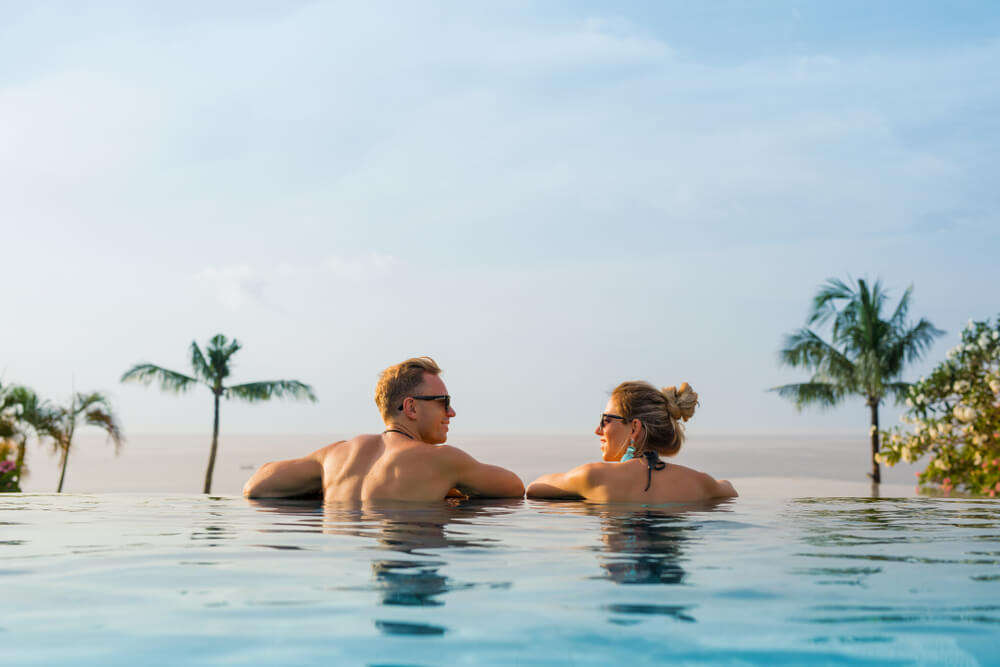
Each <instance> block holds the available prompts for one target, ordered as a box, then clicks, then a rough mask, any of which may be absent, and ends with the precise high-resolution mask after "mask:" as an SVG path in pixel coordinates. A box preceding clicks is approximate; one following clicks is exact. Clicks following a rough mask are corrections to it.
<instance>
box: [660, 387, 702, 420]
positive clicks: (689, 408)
mask: <svg viewBox="0 0 1000 667" xmlns="http://www.w3.org/2000/svg"><path fill="white" fill-rule="evenodd" d="M662 392H663V397H664V398H665V399H667V412H669V413H670V416H671V417H673V418H674V419H683V420H684V421H687V420H689V419H691V416H692V415H694V409H695V406H697V405H698V394H697V393H696V392H695V390H694V389H692V388H691V385H689V384H688V383H687V382H682V383H681V386H680V387H673V386H671V387H664V388H663V389H662Z"/></svg>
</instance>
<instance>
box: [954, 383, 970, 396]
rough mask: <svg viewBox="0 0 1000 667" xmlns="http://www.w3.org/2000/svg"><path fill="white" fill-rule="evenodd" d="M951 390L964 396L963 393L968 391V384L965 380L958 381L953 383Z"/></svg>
mask: <svg viewBox="0 0 1000 667" xmlns="http://www.w3.org/2000/svg"><path fill="white" fill-rule="evenodd" d="M953 389H954V390H955V392H956V393H959V394H964V393H965V392H967V391H969V383H968V381H966V380H959V381H958V382H956V383H955V385H954V387H953Z"/></svg>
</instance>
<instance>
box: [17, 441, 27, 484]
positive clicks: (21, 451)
mask: <svg viewBox="0 0 1000 667" xmlns="http://www.w3.org/2000/svg"><path fill="white" fill-rule="evenodd" d="M27 449H28V440H27V438H26V437H25V438H21V442H19V443H17V461H16V462H15V463H14V469H15V470H17V478H18V479H21V477H22V476H23V471H24V455H25V453H26V452H27Z"/></svg>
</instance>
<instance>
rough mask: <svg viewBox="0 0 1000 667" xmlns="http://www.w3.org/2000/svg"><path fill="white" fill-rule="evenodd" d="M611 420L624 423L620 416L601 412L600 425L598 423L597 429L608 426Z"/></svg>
mask: <svg viewBox="0 0 1000 667" xmlns="http://www.w3.org/2000/svg"><path fill="white" fill-rule="evenodd" d="M612 419H620V420H621V422H622V423H623V424H624V423H625V418H624V417H622V416H621V415H613V414H611V413H610V412H602V413H601V423H600V425H599V426H598V427H597V428H604V427H605V426H607V425H608V423H609V422H610V421H611V420H612Z"/></svg>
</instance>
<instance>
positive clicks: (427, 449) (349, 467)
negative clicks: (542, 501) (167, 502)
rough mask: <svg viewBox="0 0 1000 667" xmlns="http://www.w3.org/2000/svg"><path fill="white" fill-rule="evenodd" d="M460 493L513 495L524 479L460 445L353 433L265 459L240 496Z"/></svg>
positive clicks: (336, 498)
mask: <svg viewBox="0 0 1000 667" xmlns="http://www.w3.org/2000/svg"><path fill="white" fill-rule="evenodd" d="M453 488H458V489H459V490H461V491H462V492H463V493H466V494H469V495H473V496H481V497H495V498H516V497H520V496H522V495H523V494H524V484H523V483H522V482H521V479H520V478H519V477H518V476H517V475H515V474H514V473H512V472H511V471H509V470H507V469H505V468H501V467H500V466H493V465H488V464H486V463H480V462H479V461H477V460H475V459H474V458H472V457H471V456H469V455H468V454H466V453H465V452H463V451H462V450H461V449H458V448H456V447H449V446H448V445H429V444H427V443H425V442H421V441H419V440H416V439H408V438H405V437H404V436H402V435H397V434H390V433H385V434H381V435H359V436H357V437H356V438H352V439H351V440H342V441H340V442H335V443H333V444H332V445H327V446H326V447H323V448H322V449H318V450H316V451H315V452H313V453H312V454H308V455H306V456H304V457H302V458H301V459H292V460H288V461H275V462H272V463H265V464H264V465H263V466H261V468H260V469H259V470H258V471H257V472H256V473H254V475H253V476H252V477H251V478H250V479H249V480H248V481H247V483H246V485H245V486H244V487H243V495H245V496H247V497H250V498H283V497H288V496H298V495H303V494H313V493H322V494H323V499H324V501H326V502H364V501H370V500H403V501H432V500H441V499H443V498H444V497H445V496H446V495H447V494H448V492H449V491H450V490H451V489H453Z"/></svg>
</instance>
